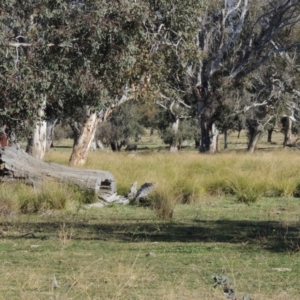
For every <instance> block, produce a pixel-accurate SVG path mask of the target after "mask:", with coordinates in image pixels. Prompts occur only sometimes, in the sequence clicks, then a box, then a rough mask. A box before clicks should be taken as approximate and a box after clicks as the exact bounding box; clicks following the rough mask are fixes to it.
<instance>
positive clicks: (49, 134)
mask: <svg viewBox="0 0 300 300" xmlns="http://www.w3.org/2000/svg"><path fill="white" fill-rule="evenodd" d="M57 122H58V119H54V118H51V119H49V120H47V129H46V151H49V150H50V148H51V147H52V146H53V139H54V127H55V125H56V124H57Z"/></svg>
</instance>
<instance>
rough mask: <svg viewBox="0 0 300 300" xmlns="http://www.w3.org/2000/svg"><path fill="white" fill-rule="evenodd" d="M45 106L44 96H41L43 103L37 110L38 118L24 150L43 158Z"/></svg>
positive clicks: (40, 158)
mask: <svg viewBox="0 0 300 300" xmlns="http://www.w3.org/2000/svg"><path fill="white" fill-rule="evenodd" d="M45 108H46V96H43V103H42V106H41V108H40V109H39V110H38V120H37V121H36V123H35V126H34V129H33V131H32V133H31V134H30V136H29V137H28V139H27V147H26V152H27V153H28V154H29V155H31V156H32V157H34V158H35V159H39V160H43V159H44V156H45V153H46V135H47V122H46V121H44V117H45Z"/></svg>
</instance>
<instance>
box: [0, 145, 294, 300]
mask: <svg viewBox="0 0 300 300" xmlns="http://www.w3.org/2000/svg"><path fill="white" fill-rule="evenodd" d="M239 141H241V140H238V141H236V143H237V144H234V142H232V143H231V147H232V148H231V150H230V151H225V152H224V153H221V154H217V155H200V154H198V153H197V152H196V151H193V150H192V149H190V151H184V152H181V153H179V154H176V155H172V154H169V153H167V152H162V153H157V151H156V150H155V143H157V140H152V141H151V140H150V139H149V140H145V141H143V142H144V143H145V145H148V146H145V147H148V149H144V150H142V151H137V153H135V154H132V153H130V154H128V153H125V152H122V153H111V152H106V151H96V152H94V153H90V154H89V157H88V161H87V164H86V166H85V167H86V168H91V169H102V170H108V171H110V172H112V174H113V175H114V177H115V178H116V181H117V183H118V192H119V193H123V194H125V193H126V192H128V190H129V188H130V186H131V184H132V183H133V182H134V181H138V185H141V184H143V183H144V182H154V183H156V186H157V188H156V190H155V192H154V193H153V194H152V196H151V197H152V207H151V206H150V207H147V208H143V207H138V206H131V205H128V206H117V205H112V206H109V207H105V208H102V209H90V210H86V209H84V206H83V205H82V204H83V203H86V202H89V201H92V200H93V199H91V197H90V195H86V194H85V193H83V194H82V193H80V192H79V191H78V190H77V189H76V188H74V187H70V186H68V187H67V186H64V185H62V184H60V183H53V182H50V183H49V182H47V183H45V184H44V185H42V186H41V188H36V189H32V188H30V187H27V186H23V185H16V186H11V185H8V184H5V185H1V186H0V257H1V260H0V272H1V275H2V277H1V278H2V281H1V289H0V299H5V300H6V299H149V300H150V299H158V300H160V299H170V300H173V299H188V300H189V299H209V300H211V299H220V300H221V299H224V300H225V299H226V298H225V296H224V295H223V291H222V289H221V288H220V287H219V288H216V289H214V288H213V280H212V278H211V276H212V275H215V274H216V275H221V274H222V273H224V274H225V275H226V276H228V277H229V278H230V280H231V282H232V284H233V285H234V287H235V289H236V291H237V297H238V299H239V300H240V299H242V296H243V293H244V292H246V293H248V294H249V295H250V296H251V299H255V300H260V299H261V300H266V299H272V300H273V299H275V300H283V299H289V300H296V299H299V294H300V287H299V286H298V278H299V275H300V256H299V255H300V252H299V249H300V223H299V198H297V197H298V196H299V194H300V176H299V175H298V173H299V167H298V166H299V164H300V156H299V155H298V152H295V151H287V150H277V151H274V152H269V151H258V152H257V153H256V154H254V155H247V154H245V153H242V152H240V151H236V149H237V148H238V147H239V146H241V145H239V144H238V143H239ZM151 143H153V144H151ZM66 145H67V143H65V144H63V145H62V146H63V147H64V148H56V149H53V150H51V151H50V152H49V153H48V154H47V157H46V160H47V161H54V162H59V163H62V164H67V163H68V159H69V156H70V152H71V149H70V148H68V147H67V146H66ZM241 147H242V146H241ZM233 148H234V149H235V150H232V149H233ZM62 150H63V151H62ZM245 203H247V204H248V205H246V204H245ZM25 204H26V205H25ZM34 212H35V213H34ZM45 212H46V213H45ZM170 212H171V213H172V215H170ZM166 219H167V220H166ZM54 277H55V278H56V280H57V283H58V285H59V287H58V288H56V287H55V285H54V280H53V278H54Z"/></svg>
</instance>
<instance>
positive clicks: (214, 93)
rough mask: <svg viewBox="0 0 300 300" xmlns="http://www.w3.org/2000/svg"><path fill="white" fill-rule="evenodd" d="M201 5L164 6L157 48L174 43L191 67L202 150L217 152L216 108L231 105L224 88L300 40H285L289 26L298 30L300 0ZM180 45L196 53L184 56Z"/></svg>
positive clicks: (235, 0)
mask: <svg viewBox="0 0 300 300" xmlns="http://www.w3.org/2000/svg"><path fill="white" fill-rule="evenodd" d="M162 2H164V1H155V3H162ZM191 2H193V3H194V1H191ZM164 3H165V2H164ZM200 3H201V5H202V7H200ZM195 4H196V5H194V6H193V5H189V3H186V2H184V3H183V1H169V4H168V5H167V4H165V5H163V4H162V5H161V7H162V8H160V10H158V11H159V16H160V17H161V18H158V22H157V24H156V27H155V28H154V29H153V36H154V37H155V40H156V48H159V47H161V45H165V44H168V45H171V46H172V47H173V49H174V51H177V53H178V56H179V57H180V61H181V63H182V64H184V65H185V68H186V73H187V83H188V84H189V87H190V91H191V92H192V93H193V95H194V108H195V107H197V108H198V114H199V120H200V127H201V143H200V151H202V152H208V151H210V152H214V151H216V145H215V142H216V138H215V137H216V135H217V130H216V127H215V122H216V120H217V114H216V112H217V110H218V107H219V106H220V105H223V106H224V105H226V106H227V104H228V101H227V100H228V99H226V98H225V97H224V94H226V93H224V90H227V89H235V88H236V87H238V86H239V84H240V82H241V81H242V80H243V78H244V77H246V76H248V75H249V74H251V73H252V72H254V71H255V70H257V69H258V68H259V67H261V66H263V65H264V64H265V63H266V62H267V61H268V59H269V58H270V57H272V56H274V55H275V54H276V53H284V52H285V51H287V50H288V49H290V48H291V47H293V46H295V45H298V44H299V41H289V42H287V43H283V41H284V35H285V33H286V30H294V29H295V28H296V27H294V25H295V24H297V23H299V20H300V19H299V9H300V2H299V1H298V0H274V1H249V0H231V1H229V0H225V1H218V0H216V1H205V2H204V1H203V2H201V1H197V2H196V3H195ZM197 4H198V7H197ZM204 6H205V7H204ZM204 8H205V9H204ZM186 11H188V14H185V12H186ZM187 16H188V17H187ZM191 34H194V35H193V36H192V39H191ZM180 49H186V50H187V51H189V52H191V53H192V55H190V56H188V55H180V54H181V52H180V51H179V50H180Z"/></svg>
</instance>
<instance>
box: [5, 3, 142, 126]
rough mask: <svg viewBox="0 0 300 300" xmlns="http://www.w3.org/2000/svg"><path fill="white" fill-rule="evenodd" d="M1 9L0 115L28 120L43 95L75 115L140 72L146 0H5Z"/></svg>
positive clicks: (100, 104) (21, 122) (19, 122)
mask: <svg viewBox="0 0 300 300" xmlns="http://www.w3.org/2000/svg"><path fill="white" fill-rule="evenodd" d="M12 3H13V4H12ZM0 11H1V16H0V26H1V27H0V29H1V30H0V45H1V47H0V104H1V105H0V107H1V108H0V115H2V116H3V118H4V120H3V118H2V122H4V123H9V124H11V125H12V127H14V128H15V129H16V128H17V127H18V126H19V129H20V131H21V129H23V130H25V129H26V128H28V129H29V128H30V126H32V125H33V122H34V120H35V118H36V117H37V109H38V108H39V106H40V105H41V98H42V95H45V94H46V95H47V100H48V106H49V105H50V106H51V105H53V106H56V107H58V105H57V104H58V103H59V102H63V106H61V107H60V109H63V110H64V113H65V114H66V115H68V116H72V115H73V113H74V112H76V109H74V108H76V107H82V105H84V104H85V105H90V106H92V107H94V108H95V109H101V108H105V106H106V104H107V103H112V102H113V101H114V100H112V99H115V98H116V97H118V96H120V95H121V94H122V93H123V89H124V87H125V86H126V85H128V84H130V83H131V82H132V81H134V80H136V77H137V76H140V75H141V65H140V63H141V62H142V61H141V60H140V61H139V60H138V58H139V55H143V53H144V49H145V48H144V47H146V45H147V42H146V35H145V31H144V28H143V23H144V22H145V20H146V19H147V18H148V9H147V7H146V6H145V3H144V2H143V1H121V2H120V1H113V2H111V1H83V2H82V3H79V2H74V1H73V2H70V1H54V2H53V1H52V0H43V1H38V2H36V1H25V2H22V1H21V2H20V1H8V0H5V1H2V2H1V4H0ZM133 16H134V17H133ZM9 43H11V44H9ZM12 43H19V44H18V45H17V46H13V45H14V44H12ZM25 44H26V45H27V46H24V45H25ZM143 66H145V63H144V62H143ZM0 125H1V124H0Z"/></svg>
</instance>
